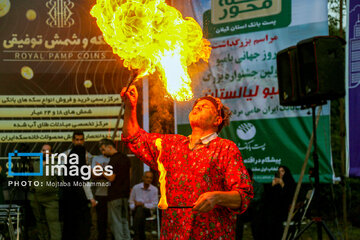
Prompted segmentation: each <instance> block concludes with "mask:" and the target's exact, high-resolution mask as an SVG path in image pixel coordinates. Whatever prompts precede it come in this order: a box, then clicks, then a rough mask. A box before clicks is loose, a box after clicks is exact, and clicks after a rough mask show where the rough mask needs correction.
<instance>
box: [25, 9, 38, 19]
mask: <svg viewBox="0 0 360 240" xmlns="http://www.w3.org/2000/svg"><path fill="white" fill-rule="evenodd" d="M26 18H27V20H29V21H34V20H35V18H36V12H35V11H34V10H33V9H29V10H27V11H26Z"/></svg>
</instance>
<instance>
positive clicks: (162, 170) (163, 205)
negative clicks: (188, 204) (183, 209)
mask: <svg viewBox="0 0 360 240" xmlns="http://www.w3.org/2000/svg"><path fill="white" fill-rule="evenodd" d="M155 145H156V148H157V149H158V151H159V157H158V159H157V164H158V169H159V172H160V177H159V182H160V194H161V197H160V200H159V203H158V208H159V209H162V210H166V209H167V208H168V204H167V200H166V180H165V177H166V170H165V167H164V165H163V164H162V163H161V162H160V160H159V159H160V157H161V150H162V146H161V139H160V138H158V139H156V141H155Z"/></svg>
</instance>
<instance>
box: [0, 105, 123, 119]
mask: <svg viewBox="0 0 360 240" xmlns="http://www.w3.org/2000/svg"><path fill="white" fill-rule="evenodd" d="M119 111H120V107H62V108H54V107H53V108H45V107H44V108H42V107H37V108H0V118H59V117H71V118H81V117H115V116H118V115H119Z"/></svg>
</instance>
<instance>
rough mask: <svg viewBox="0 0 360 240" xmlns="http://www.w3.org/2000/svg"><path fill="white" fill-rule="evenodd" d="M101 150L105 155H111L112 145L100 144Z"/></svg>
mask: <svg viewBox="0 0 360 240" xmlns="http://www.w3.org/2000/svg"><path fill="white" fill-rule="evenodd" d="M99 149H100V152H101V153H102V155H104V156H105V157H111V155H112V154H111V147H110V145H109V146H105V145H104V144H103V145H101V146H100V148H99Z"/></svg>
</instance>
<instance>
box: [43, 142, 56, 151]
mask: <svg viewBox="0 0 360 240" xmlns="http://www.w3.org/2000/svg"><path fill="white" fill-rule="evenodd" d="M45 145H48V146H50V150H52V149H53V147H52V146H51V144H50V143H47V142H46V143H44V144H43V145H41V149H42V148H43V146H45Z"/></svg>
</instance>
